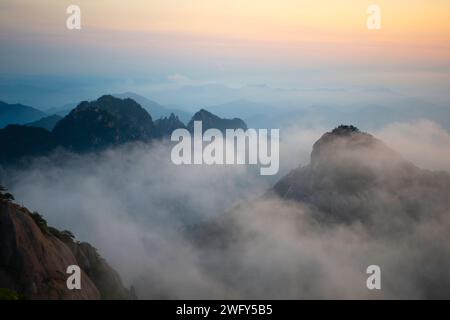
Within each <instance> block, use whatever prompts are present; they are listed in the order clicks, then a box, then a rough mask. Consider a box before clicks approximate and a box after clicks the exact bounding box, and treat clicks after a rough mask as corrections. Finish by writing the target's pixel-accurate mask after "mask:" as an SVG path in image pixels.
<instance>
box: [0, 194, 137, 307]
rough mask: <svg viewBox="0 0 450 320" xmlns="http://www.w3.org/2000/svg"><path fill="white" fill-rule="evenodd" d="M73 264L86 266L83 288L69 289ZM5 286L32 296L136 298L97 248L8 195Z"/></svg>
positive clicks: (0, 228) (0, 251)
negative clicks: (58, 227)
mask: <svg viewBox="0 0 450 320" xmlns="http://www.w3.org/2000/svg"><path fill="white" fill-rule="evenodd" d="M70 265H78V266H79V267H80V268H81V289H80V290H69V289H68V288H67V285H66V281H67V278H68V276H69V275H68V274H67V273H66V271H67V267H68V266H70ZM0 288H1V289H2V292H5V290H6V292H12V293H16V294H17V296H19V297H23V298H27V299H128V298H132V297H131V295H130V292H129V290H127V289H126V288H124V286H123V284H122V282H121V280H120V277H119V276H118V274H117V272H115V271H114V270H113V269H112V268H111V267H110V266H109V265H108V264H107V262H106V261H105V260H104V259H102V258H101V257H100V255H99V254H98V253H97V251H96V249H95V248H93V247H92V246H91V245H89V244H87V243H79V242H77V241H75V240H74V239H73V235H72V234H71V233H70V232H68V231H59V230H57V229H55V228H52V227H49V226H47V223H46V221H45V220H44V219H43V218H42V217H41V216H40V215H39V214H37V213H31V212H30V211H28V209H26V208H24V207H21V206H19V205H17V204H15V203H12V202H11V201H10V200H9V199H6V198H2V199H0ZM8 295H9V296H14V295H13V294H8Z"/></svg>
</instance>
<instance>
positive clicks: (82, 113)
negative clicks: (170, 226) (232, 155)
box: [0, 95, 247, 164]
mask: <svg viewBox="0 0 450 320" xmlns="http://www.w3.org/2000/svg"><path fill="white" fill-rule="evenodd" d="M194 120H202V121H203V123H204V129H208V128H217V129H220V130H225V129H235V128H243V129H246V128H247V126H246V124H245V122H244V121H242V120H241V119H238V118H234V119H222V118H220V117H217V116H215V115H214V114H212V113H210V112H208V111H205V110H200V111H199V112H197V113H196V114H195V115H194V117H193V118H192V119H191V121H190V122H189V124H188V125H187V128H189V126H191V125H192V124H193V121H194ZM53 124H54V127H53V129H52V130H51V131H47V130H45V129H43V127H47V128H48V129H50V128H51V127H52V125H53ZM178 128H186V126H185V124H184V123H183V122H182V121H180V119H179V118H178V116H176V115H175V114H173V113H172V114H171V115H170V116H169V117H164V118H161V119H158V120H156V121H153V119H152V117H151V115H150V114H149V113H148V112H147V111H146V110H145V109H144V108H143V107H141V105H139V104H138V103H137V102H136V101H134V100H133V99H130V98H125V99H120V98H116V97H114V96H112V95H105V96H102V97H100V98H99V99H97V100H95V101H91V102H88V101H83V102H81V103H80V104H79V105H78V106H77V107H76V108H74V109H73V110H72V111H71V112H70V113H69V114H68V115H66V116H65V117H64V118H62V119H59V117H58V116H52V117H49V118H44V119H40V120H39V121H38V122H35V123H28V124H27V125H26V126H19V125H8V126H7V127H6V128H4V129H1V130H0V148H1V149H2V150H3V152H2V153H1V154H0V163H4V164H5V163H6V164H8V163H11V162H15V161H18V160H20V159H22V158H26V157H34V156H40V155H46V154H48V153H49V152H50V151H52V150H54V149H56V148H62V149H66V150H70V151H74V152H91V151H101V150H103V149H105V148H109V147H114V146H117V145H120V144H124V143H128V142H135V141H140V142H150V141H152V140H154V139H164V138H166V137H168V136H170V134H171V133H172V132H173V130H175V129H178Z"/></svg>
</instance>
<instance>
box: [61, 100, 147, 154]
mask: <svg viewBox="0 0 450 320" xmlns="http://www.w3.org/2000/svg"><path fill="white" fill-rule="evenodd" d="M52 133H53V135H54V136H55V137H56V139H57V140H58V142H59V144H60V145H61V146H63V147H66V148H68V149H70V150H74V151H93V150H100V149H102V148H105V147H108V146H111V145H118V144H122V143H126V142H131V141H149V140H150V139H152V138H153V137H154V136H155V128H154V126H153V120H152V117H151V116H150V115H149V114H148V112H146V111H145V110H144V109H143V108H142V107H141V106H140V105H139V104H137V103H136V102H135V101H134V100H132V99H129V98H127V99H123V100H122V99H118V98H114V97H113V96H109V95H107V96H102V97H100V98H99V99H98V100H96V101H92V102H87V101H83V102H82V103H80V104H79V105H78V106H77V107H76V108H75V109H73V110H72V111H71V112H70V113H69V114H68V115H67V116H66V117H64V118H63V119H62V120H61V121H59V122H58V124H57V125H56V126H55V128H54V129H53V132H52Z"/></svg>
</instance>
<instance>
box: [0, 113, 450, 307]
mask: <svg viewBox="0 0 450 320" xmlns="http://www.w3.org/2000/svg"><path fill="white" fill-rule="evenodd" d="M413 126H415V127H416V128H417V125H412V124H394V125H391V126H388V127H387V128H384V129H383V130H381V131H380V132H379V137H380V138H382V139H386V141H385V142H386V143H387V144H388V145H389V146H391V147H395V149H398V151H400V153H401V154H403V155H404V156H405V157H408V156H411V158H412V159H411V160H413V162H414V161H418V162H419V161H422V160H423V162H420V163H418V164H424V165H426V166H427V167H430V168H438V169H446V166H445V163H444V162H427V161H425V160H426V159H425V158H423V157H421V154H420V152H419V151H418V150H420V145H426V146H428V147H427V149H426V150H427V159H431V156H432V155H433V154H435V155H436V156H440V157H445V156H446V153H445V151H443V150H441V147H442V146H445V145H447V143H448V140H447V139H448V135H447V136H446V135H445V134H443V132H441V131H440V129H439V128H438V127H436V126H435V125H434V124H432V123H429V122H421V123H420V126H419V127H420V128H421V139H410V140H408V139H407V137H408V136H410V134H411V130H412V129H411V128H412V127H413ZM287 132H288V133H289V134H284V135H283V134H282V136H281V143H280V161H281V162H280V164H281V170H280V171H281V173H282V174H285V173H287V172H288V171H289V170H290V169H294V168H296V167H298V165H306V164H307V163H308V162H309V153H310V151H311V147H312V144H313V143H314V142H315V141H316V140H317V139H318V138H319V137H320V135H321V134H322V133H323V132H324V130H317V131H316V130H309V131H308V130H302V129H299V128H291V129H286V130H285V133H287ZM413 132H414V131H413ZM436 134H437V135H438V136H439V137H440V138H439V139H437V140H436V139H435V138H433V137H434V136H435V135H436ZM430 135H431V136H430ZM414 142H416V143H417V145H415V144H414ZM368 158H370V157H368ZM278 178H279V177H278ZM2 180H4V182H3V183H4V184H6V185H7V186H8V187H9V188H10V189H11V191H12V193H13V194H14V195H15V197H16V199H17V200H18V202H19V203H21V202H22V203H23V204H24V205H25V206H27V207H29V208H30V209H31V210H37V211H39V212H40V213H42V214H43V215H44V217H45V218H47V220H48V221H49V223H50V224H52V225H55V226H56V227H59V228H63V229H69V230H71V231H73V232H74V233H75V235H76V236H77V238H78V239H80V240H83V241H89V242H91V243H92V244H93V245H95V246H96V247H97V248H98V249H99V252H100V254H102V255H103V256H104V257H105V258H106V259H107V260H108V262H110V264H111V265H112V266H113V267H114V268H116V269H117V270H118V272H119V273H120V274H121V276H122V278H123V280H124V282H125V283H126V284H127V285H134V286H135V288H136V291H137V294H138V296H139V297H140V298H185V299H188V298H193V299H196V298H203V299H208V298H226V299H228V298H274V299H277V298H288V299H298V298H344V299H345V298H428V297H434V296H437V297H447V298H448V297H450V274H449V272H448V270H449V266H450V255H449V254H448V252H450V248H449V247H448V245H447V244H446V243H447V238H448V230H450V229H449V228H450V219H449V218H448V215H445V214H443V212H445V211H446V209H449V208H448V207H445V205H446V204H445V203H444V204H442V203H434V202H433V200H435V199H432V198H421V195H422V194H424V193H425V194H427V195H429V194H430V193H429V192H424V190H423V189H422V186H420V185H418V186H417V187H416V188H415V189H414V188H412V189H411V190H409V191H408V192H411V193H412V195H411V197H417V199H419V200H418V202H417V210H418V211H419V213H418V218H417V219H416V218H414V219H412V218H409V217H407V215H404V214H402V213H404V211H405V208H403V207H402V205H403V204H404V202H402V201H401V199H400V200H399V199H397V198H396V195H395V194H392V195H387V194H386V192H384V191H385V190H383V189H381V190H377V189H374V190H370V192H369V193H367V194H368V195H373V196H374V199H366V200H367V201H363V200H364V199H362V198H360V197H359V195H354V194H350V195H348V197H341V198H339V200H340V201H341V204H342V203H343V204H344V207H345V206H347V207H348V208H354V206H355V203H358V205H360V208H361V210H363V211H364V212H366V211H367V212H370V215H371V216H373V217H374V219H373V220H372V223H373V224H371V225H365V224H364V223H362V222H355V223H350V224H347V223H343V224H333V225H324V224H321V223H320V222H318V220H316V219H315V218H314V215H315V214H316V213H315V212H314V211H315V210H317V208H311V207H310V206H309V205H307V204H305V203H299V202H293V201H289V200H285V199H280V198H278V197H263V196H262V195H263V194H264V193H265V191H267V190H268V189H269V188H270V187H271V185H272V184H273V182H274V181H273V180H270V179H267V178H265V177H261V176H260V175H259V174H258V170H256V169H255V168H252V167H247V166H211V167H207V166H176V165H174V164H173V163H172V162H171V161H170V148H168V146H167V145H165V144H159V143H158V144H154V145H151V146H148V145H144V144H130V145H126V146H122V147H119V148H115V149H113V150H108V151H105V152H102V153H99V154H89V155H73V154H55V155H53V156H52V157H50V158H42V159H38V160H36V161H35V162H34V163H33V164H32V165H31V166H30V167H29V168H28V169H24V170H18V171H15V172H7V173H5V174H4V177H3V179H2ZM367 194H366V195H367ZM427 206H428V207H429V209H430V210H429V211H430V212H432V214H430V217H427V211H428V210H427ZM438 206H439V207H438ZM231 208H234V209H231ZM447 211H448V210H447ZM396 213H398V214H397V215H396ZM210 221H224V223H223V224H221V226H225V227H227V226H231V228H232V230H229V231H231V233H238V235H237V238H235V237H231V238H230V239H226V245H225V246H224V247H215V246H214V245H209V244H208V243H201V242H200V243H199V242H198V241H197V242H196V241H192V239H191V234H190V232H192V230H197V229H196V228H203V230H201V231H205V230H206V231H208V230H207V229H206V228H207V227H208V225H209V224H208V222H210ZM391 222H392V224H391ZM386 225H387V226H388V227H386ZM389 226H391V227H389ZM211 234H212V238H208V237H203V238H202V239H204V240H205V241H207V242H208V241H211V242H213V241H214V240H216V239H214V237H215V235H214V232H213V233H211ZM197 240H198V239H197ZM371 264H377V265H379V266H380V267H381V269H382V290H381V291H377V290H375V291H370V290H368V289H367V288H366V278H367V276H368V275H367V274H366V273H365V272H366V268H367V266H369V265H371ZM433 293H434V294H433Z"/></svg>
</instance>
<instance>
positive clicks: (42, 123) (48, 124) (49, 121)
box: [25, 114, 62, 131]
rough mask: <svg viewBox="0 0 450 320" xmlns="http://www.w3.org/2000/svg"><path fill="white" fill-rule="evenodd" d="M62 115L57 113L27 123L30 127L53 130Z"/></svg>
mask: <svg viewBox="0 0 450 320" xmlns="http://www.w3.org/2000/svg"><path fill="white" fill-rule="evenodd" d="M61 119H62V117H61V116H58V115H56V114H54V115H51V116H48V117H44V118H41V119H39V120H36V121H33V122H30V123H27V124H25V125H26V126H28V127H37V128H43V129H46V130H48V131H52V130H53V128H54V127H55V126H56V124H57V123H58V121H59V120H61Z"/></svg>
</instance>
